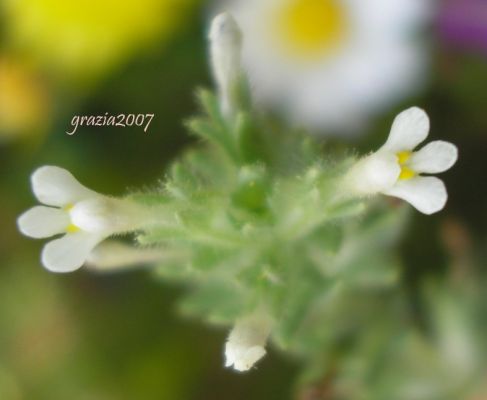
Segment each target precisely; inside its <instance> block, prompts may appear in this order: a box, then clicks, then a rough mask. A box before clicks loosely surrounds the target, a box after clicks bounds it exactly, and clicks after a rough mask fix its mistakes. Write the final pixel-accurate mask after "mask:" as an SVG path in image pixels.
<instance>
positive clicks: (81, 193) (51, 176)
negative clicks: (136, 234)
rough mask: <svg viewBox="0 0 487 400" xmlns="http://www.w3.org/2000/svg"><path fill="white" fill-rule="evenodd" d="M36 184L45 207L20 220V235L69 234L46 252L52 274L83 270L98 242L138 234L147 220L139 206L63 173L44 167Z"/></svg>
mask: <svg viewBox="0 0 487 400" xmlns="http://www.w3.org/2000/svg"><path fill="white" fill-rule="evenodd" d="M31 182H32V190H33V192H34V194H35V196H36V198H37V199H38V200H39V201H40V202H41V203H42V204H45V205H42V206H35V207H33V208H31V209H30V210H27V211H26V212H25V213H23V214H22V215H21V216H20V217H19V218H18V220H17V223H18V227H19V230H20V231H21V232H22V233H23V234H24V235H26V236H30V237H33V238H37V239H40V238H47V237H51V236H54V235H58V234H63V233H64V234H65V235H64V236H63V237H61V238H59V239H54V240H52V241H50V242H49V243H47V244H46V245H45V246H44V248H43V250H42V255H41V261H42V264H43V265H44V266H45V267H46V268H47V269H48V270H50V271H53V272H71V271H74V270H76V269H78V268H80V267H81V266H82V265H83V264H84V262H85V261H86V259H87V257H88V255H89V254H90V252H91V251H92V250H93V248H94V247H95V246H96V245H97V244H98V243H100V242H101V241H102V240H104V239H106V238H107V237H108V236H111V235H113V234H116V233H124V232H129V231H132V230H135V229H138V227H139V226H140V224H141V222H142V221H143V220H144V217H143V212H142V211H141V210H140V209H139V208H138V206H136V205H135V204H133V203H131V202H129V201H126V200H120V199H113V198H110V197H107V196H104V195H101V194H99V193H97V192H94V191H93V190H90V189H88V188H86V187H85V186H83V185H82V184H80V183H79V182H78V181H77V180H76V178H75V177H74V176H73V175H72V174H71V173H70V172H69V171H67V170H65V169H63V168H59V167H54V166H44V167H40V168H39V169H37V170H36V171H35V172H34V173H33V174H32V176H31Z"/></svg>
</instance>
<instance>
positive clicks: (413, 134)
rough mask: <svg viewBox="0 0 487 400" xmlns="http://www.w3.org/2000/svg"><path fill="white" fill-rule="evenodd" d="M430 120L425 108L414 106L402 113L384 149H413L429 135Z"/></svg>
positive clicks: (397, 118) (395, 122)
mask: <svg viewBox="0 0 487 400" xmlns="http://www.w3.org/2000/svg"><path fill="white" fill-rule="evenodd" d="M429 129H430V122H429V118H428V115H427V114H426V112H425V111H424V110H422V109H421V108H418V107H412V108H409V109H407V110H406V111H403V112H402V113H400V114H399V115H398V116H397V117H396V119H395V120H394V123H393V124H392V128H391V133H390V134H389V137H388V138H387V141H386V143H385V144H384V146H382V149H383V150H387V151H390V152H393V153H398V152H400V151H411V150H413V149H414V148H415V147H416V146H417V145H418V144H420V143H421V142H422V141H423V140H425V139H426V137H427V136H428V133H429Z"/></svg>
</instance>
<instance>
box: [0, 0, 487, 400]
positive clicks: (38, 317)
mask: <svg viewBox="0 0 487 400" xmlns="http://www.w3.org/2000/svg"><path fill="white" fill-rule="evenodd" d="M88 3H90V2H88ZM105 3H106V4H105ZM93 4H95V3H93ZM93 4H91V6H93ZM100 4H103V6H100ZM100 4H98V5H97V6H93V9H96V7H101V9H98V11H99V12H98V13H95V14H99V15H98V16H97V17H96V16H93V15H91V14H90V13H86V15H85V14H84V13H81V12H80V7H79V6H76V5H74V3H71V2H66V3H65V4H64V3H61V2H56V1H53V0H51V1H46V2H45V3H43V2H41V1H36V2H32V3H29V2H27V1H18V2H12V1H8V0H3V1H0V198H1V205H2V206H1V208H0V221H1V222H0V238H1V239H0V399H2V400H17V399H29V400H31V399H35V400H37V399H39V400H42V399H46V400H58V399H59V400H61V399H62V400H64V399H72V400H78V399H80V400H81V399H86V400H96V399H100V400H111V399H117V400H118V399H168V400H169V399H170V400H174V399H191V400H204V399H205V400H206V399H211V400H219V399H232V400H239V399H242V400H243V399H267V400H272V399H279V400H282V399H287V398H291V397H292V393H293V377H295V376H296V373H297V371H298V368H299V365H298V363H297V362H295V361H293V360H290V359H287V358H285V357H284V356H283V355H281V354H276V353H275V352H274V351H273V350H272V348H271V349H270V356H269V357H267V358H266V359H265V360H264V361H263V362H262V363H261V364H259V366H258V368H257V370H254V371H252V372H251V373H249V374H236V373H234V372H233V371H230V370H227V369H224V368H223V366H222V364H223V354H222V343H223V342H224V340H225V337H226V334H227V332H226V331H222V330H216V329H214V328H208V327H206V326H203V325H201V324H200V323H199V322H198V321H192V320H187V319H182V318H180V317H179V316H178V315H177V312H176V311H175V310H176V308H175V307H174V303H175V299H177V298H178V295H179V293H180V292H181V291H182V290H184V288H175V287H170V286H167V285H163V284H162V283H160V282H156V281H155V280H154V279H153V278H152V276H151V275H150V274H149V273H147V271H140V272H133V271H132V272H124V273H122V274H110V275H99V274H94V273H90V272H88V271H86V270H84V269H82V270H80V271H78V272H76V273H74V274H70V275H55V274H51V273H48V272H47V271H46V270H44V269H43V268H42V267H41V265H40V262H39V253H40V249H41V246H42V243H41V242H40V241H33V240H29V239H27V238H25V237H22V236H21V235H20V234H19V233H18V231H17V229H16V222H15V221H16V218H17V216H18V215H19V214H20V213H21V212H22V211H23V210H25V209H27V208H28V207H30V206H32V205H33V204H34V198H33V196H32V194H31V189H30V186H29V180H28V179H29V176H30V173H31V172H32V171H33V170H34V169H35V168H36V167H38V166H40V165H45V164H48V165H59V166H62V167H64V168H66V169H68V170H70V171H72V172H73V174H74V175H75V176H76V177H77V178H78V179H79V180H80V181H81V182H82V183H85V184H87V185H88V186H89V187H91V188H93V189H94V190H97V191H99V192H102V193H109V194H114V195H117V194H122V193H124V192H125V191H126V190H127V189H128V188H133V187H138V186H141V185H144V184H153V183H155V182H156V181H157V179H159V178H160V177H161V176H163V174H164V170H165V167H166V166H167V165H168V163H169V162H170V161H171V160H172V159H174V157H176V156H177V155H178V154H180V152H181V151H182V149H184V148H185V146H187V145H188V144H190V138H189V137H188V135H187V134H186V132H185V129H184V126H183V121H184V119H185V118H187V117H188V116H190V115H192V114H193V113H194V112H195V111H196V105H195V100H194V96H193V94H194V89H195V87H197V86H210V85H211V78H210V73H209V68H208V60H207V43H206V30H207V15H208V4H205V3H203V2H202V1H197V0H193V1H189V0H188V1H182V0H180V1H169V0H168V1H156V0H143V1H140V2H133V1H129V2H124V3H123V4H118V6H117V3H116V2H111V1H106V2H100ZM89 6H90V4H88V5H86V4H85V5H84V7H85V8H87V9H88V10H89V9H90V7H89ZM116 8H118V11H117V12H116V13H113V10H114V9H116ZM93 9H92V12H93ZM140 9H144V10H146V11H145V12H142V11H140ZM112 14H113V15H112ZM90 15H91V16H90ZM60 21H62V23H61V22H60ZM486 25H487V21H486ZM100 26H101V27H102V28H103V29H101V28H100ZM73 27H74V28H73ZM76 27H78V28H76ZM71 28H73V29H71ZM85 28H86V29H85ZM84 29H85V30H84ZM79 32H81V33H79ZM103 32H111V33H110V34H107V35H105V34H103ZM76 34H82V35H84V36H83V40H82V41H80V43H82V45H80V46H79V47H73V46H71V44H72V43H73V40H72V38H73V37H76ZM73 35H75V36H73ZM428 40H430V41H431V44H432V46H431V54H430V55H431V57H432V65H431V70H432V73H431V74H430V79H429V81H428V84H427V86H426V88H425V90H424V91H423V93H422V95H421V96H420V97H417V98H414V99H408V100H407V101H406V102H404V103H403V104H399V105H397V107H396V108H395V109H394V110H393V112H390V113H387V114H386V115H382V116H381V117H380V118H378V119H376V120H375V121H374V124H373V125H372V126H371V127H370V132H369V134H367V135H364V136H362V137H361V138H360V139H358V140H357V141H356V142H355V143H353V145H354V146H355V147H357V148H359V149H360V150H361V151H364V152H366V151H370V150H371V149H373V148H375V147H376V146H377V145H379V144H380V143H381V142H382V141H383V139H384V137H385V135H386V133H387V132H388V130H389V126H390V123H391V120H392V118H393V116H394V115H395V114H396V112H397V111H399V110H401V109H402V108H404V107H406V106H409V105H412V104H417V105H419V106H421V107H423V108H425V109H426V110H427V111H428V113H429V114H430V117H431V120H432V121H433V122H432V123H433V134H432V137H433V138H434V139H438V138H440V137H441V138H442V139H444V140H448V141H452V142H454V143H456V144H457V145H458V147H459V149H460V159H459V162H458V164H457V165H456V166H455V168H454V169H453V170H452V171H451V172H450V173H448V174H447V175H446V176H445V177H444V179H445V181H446V183H447V187H448V189H449V194H450V197H449V203H448V206H447V208H446V209H445V210H444V211H443V212H442V213H440V214H438V215H435V216H434V217H431V218H425V217H424V216H422V215H420V214H416V215H415V217H414V222H413V224H412V225H411V226H410V229H409V231H408V233H407V236H406V238H405V239H404V241H403V243H402V246H401V253H402V255H403V259H404V268H405V272H406V275H407V278H408V279H407V282H408V285H409V289H410V291H411V293H412V296H413V297H414V293H415V290H416V284H417V282H418V281H419V280H420V278H422V277H424V276H428V275H431V276H442V275H445V274H450V273H452V269H451V268H450V267H451V266H452V265H456V266H457V268H463V270H462V271H461V273H466V274H472V273H473V270H474V269H477V271H476V272H475V273H480V274H485V272H486V269H487V268H486V265H485V261H486V258H487V254H486V252H485V245H486V244H487V229H486V226H487V224H486V222H487V190H486V186H485V184H486V178H485V174H486V172H487V157H486V154H487V113H486V110H487V51H483V50H482V48H480V49H479V48H477V47H473V48H471V47H467V48H465V47H462V46H459V45H458V43H456V44H452V43H450V42H448V41H447V40H445V38H444V37H443V36H442V35H441V34H440V33H439V32H438V31H437V30H436V27H435V26H432V27H431V32H429V39H428ZM486 41H487V39H486ZM97 49H98V50H97ZM66 54H68V55H69V57H68V56H66V57H64V55H66ZM105 112H108V113H109V114H110V115H112V114H119V113H126V114H128V113H135V114H137V113H155V115H156V116H155V118H154V120H153V122H152V124H151V126H150V128H149V130H148V132H147V133H144V132H143V131H142V130H141V129H140V128H137V127H133V128H123V129H116V128H108V127H103V128H88V127H80V128H78V131H77V132H76V134H74V135H73V136H68V135H66V133H65V132H66V131H67V130H68V129H69V128H70V121H71V118H72V117H73V116H74V115H100V114H103V113H105ZM452 260H453V261H452ZM454 272H455V271H454ZM456 272H458V271H456Z"/></svg>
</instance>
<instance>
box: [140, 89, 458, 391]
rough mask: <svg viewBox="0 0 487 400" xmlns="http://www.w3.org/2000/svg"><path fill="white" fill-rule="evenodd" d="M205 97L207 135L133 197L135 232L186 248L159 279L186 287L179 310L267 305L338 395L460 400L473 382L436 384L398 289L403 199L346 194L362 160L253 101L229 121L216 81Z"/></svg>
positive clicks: (227, 320) (292, 348) (284, 344)
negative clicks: (255, 108) (157, 184)
mask: <svg viewBox="0 0 487 400" xmlns="http://www.w3.org/2000/svg"><path fill="white" fill-rule="evenodd" d="M199 99H200V102H201V105H202V108H203V111H204V114H203V116H201V117H197V118H194V119H191V120H190V121H189V122H188V127H189V128H190V130H191V133H192V134H193V135H195V136H196V137H197V138H199V139H200V142H201V143H199V144H198V145H197V146H195V147H194V148H192V149H189V150H188V151H187V152H186V153H185V154H184V155H183V156H182V157H181V158H180V159H179V160H178V161H176V162H175V163H174V164H173V165H172V167H171V169H170V172H169V174H168V176H167V177H166V179H165V180H164V182H163V185H162V187H161V188H160V190H157V191H155V192H153V193H150V194H138V195H136V196H134V199H136V200H138V201H140V202H144V203H145V204H148V205H149V206H150V207H153V214H154V218H155V223H154V226H153V227H152V228H151V229H148V230H146V231H144V232H143V233H142V234H141V235H140V236H139V238H138V240H139V242H140V243H141V244H142V245H145V246H160V247H163V248H167V249H170V251H171V253H175V254H178V255H179V257H177V258H176V259H175V260H174V261H173V262H170V261H168V262H166V263H164V264H163V265H160V266H158V267H157V268H156V269H155V276H156V277H157V278H160V279H164V280H172V281H176V282H179V283H180V284H182V285H184V286H185V287H186V288H187V294H186V296H185V297H184V299H183V300H182V301H181V304H180V309H181V311H182V312H183V313H185V314H187V315H191V316H195V317H198V318H201V319H203V320H205V321H207V322H211V323H217V324H222V325H226V326H229V325H232V324H233V323H234V322H235V320H237V319H238V318H240V317H243V316H245V315H247V314H249V313H252V312H253V311H254V310H262V309H264V310H266V312H267V313H269V314H270V315H271V317H272V319H273V320H274V321H275V323H274V325H273V329H272V333H271V342H272V343H273V344H274V345H275V346H276V347H277V348H279V349H281V350H282V351H285V352H286V353H288V354H290V355H293V356H294V357H295V358H297V359H299V360H301V361H300V362H302V363H303V365H304V373H303V376H302V384H305V385H307V384H309V383H310V382H315V381H317V380H320V379H322V378H323V376H335V375H337V377H336V385H335V386H336V387H335V388H334V390H335V391H336V396H335V397H333V398H337V399H352V398H353V399H356V400H357V399H363V400H369V399H370V400H380V399H384V400H386V399H395V400H398V399H405V400H406V399H413V398H414V399H416V400H418V399H424V400H431V399H434V398H438V399H439V398H442V399H448V398H451V399H454V398H455V397H452V396H454V395H453V394H452V393H456V392H455V391H456V390H459V389H458V388H459V387H461V386H462V385H463V384H464V382H461V384H459V385H456V384H452V385H451V386H450V387H448V390H446V389H445V390H443V389H442V390H439V389H438V387H437V386H435V382H441V380H442V379H444V376H445V371H444V369H445V368H443V367H442V362H443V361H444V360H443V359H442V358H441V357H440V356H439V355H438V354H439V353H438V352H437V351H436V349H435V348H434V346H433V341H432V340H430V339H428V337H427V335H424V334H423V333H422V331H421V328H420V326H418V324H416V323H415V321H414V317H413V314H412V312H411V310H410V307H409V304H408V300H407V296H406V295H405V293H404V291H403V288H402V287H401V280H400V276H401V266H400V263H399V262H398V257H397V255H396V252H395V244H396V243H397V242H398V239H399V238H400V236H401V232H402V231H403V228H404V226H405V224H406V222H407V220H408V216H409V213H408V212H407V208H406V207H402V208H394V207H390V206H388V205H387V204H385V202H381V201H377V200H372V199H356V198H350V197H347V195H346V193H344V190H343V186H342V179H343V176H344V173H345V172H346V171H347V169H348V168H349V167H350V165H351V164H352V163H353V162H354V161H355V159H354V157H351V156H349V155H347V154H341V155H340V154H338V155H337V154H336V151H331V152H329V153H333V154H335V158H331V157H329V156H327V157H326V158H325V157H324V156H323V153H324V152H323V149H322V146H321V145H320V144H319V143H318V142H317V141H316V140H313V139H312V138H311V137H309V136H306V135H303V134H302V133H300V132H296V131H289V130H285V129H283V128H282V127H281V126H279V124H277V123H275V122H273V121H269V120H265V119H263V118H262V117H261V116H259V115H256V114H255V113H253V112H252V111H250V110H243V111H240V112H239V113H238V114H237V115H236V117H234V118H232V119H225V118H224V117H223V116H222V115H221V113H220V111H219V105H218V101H217V99H216V98H215V97H214V96H213V95H212V94H211V93H210V92H207V91H201V92H200V93H199ZM325 150H326V148H325ZM399 364H403V365H405V367H404V368H405V373H404V374H401V368H398V367H397V366H398V365H399ZM418 364H419V366H421V368H418ZM423 372H424V374H426V373H427V374H426V375H424V374H423ZM451 372H452V371H448V373H447V374H446V376H448V374H449V373H451ZM430 375H431V376H430ZM430 378H431V379H430ZM422 380H426V382H427V384H428V385H430V386H431V385H433V386H431V387H430V386H427V385H426V386H424V387H422V386H421V382H422ZM413 381H414V382H416V383H417V385H418V386H417V387H418V388H419V389H418V393H419V394H418V395H417V396H416V397H415V395H414V393H413V394H412V393H411V392H410V390H412V389H411V386H408V384H409V383H411V382H413ZM435 388H436V389H435ZM425 393H426V394H425ZM438 393H440V394H438ZM437 394H438V396H439V397H438V396H437ZM411 396H412V397H411ZM428 396H429V397H428ZM434 396H436V397H434Z"/></svg>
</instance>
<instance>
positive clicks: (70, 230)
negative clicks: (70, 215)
mask: <svg viewBox="0 0 487 400" xmlns="http://www.w3.org/2000/svg"><path fill="white" fill-rule="evenodd" d="M73 207H74V204H72V203H68V204H66V205H65V206H64V207H63V208H62V209H63V210H64V211H66V212H69V211H70V210H71V209H72V208H73ZM80 230H81V229H80V228H78V227H77V226H76V225H75V224H73V223H72V222H71V223H70V224H69V225H68V226H67V227H66V233H76V232H79V231H80Z"/></svg>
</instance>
